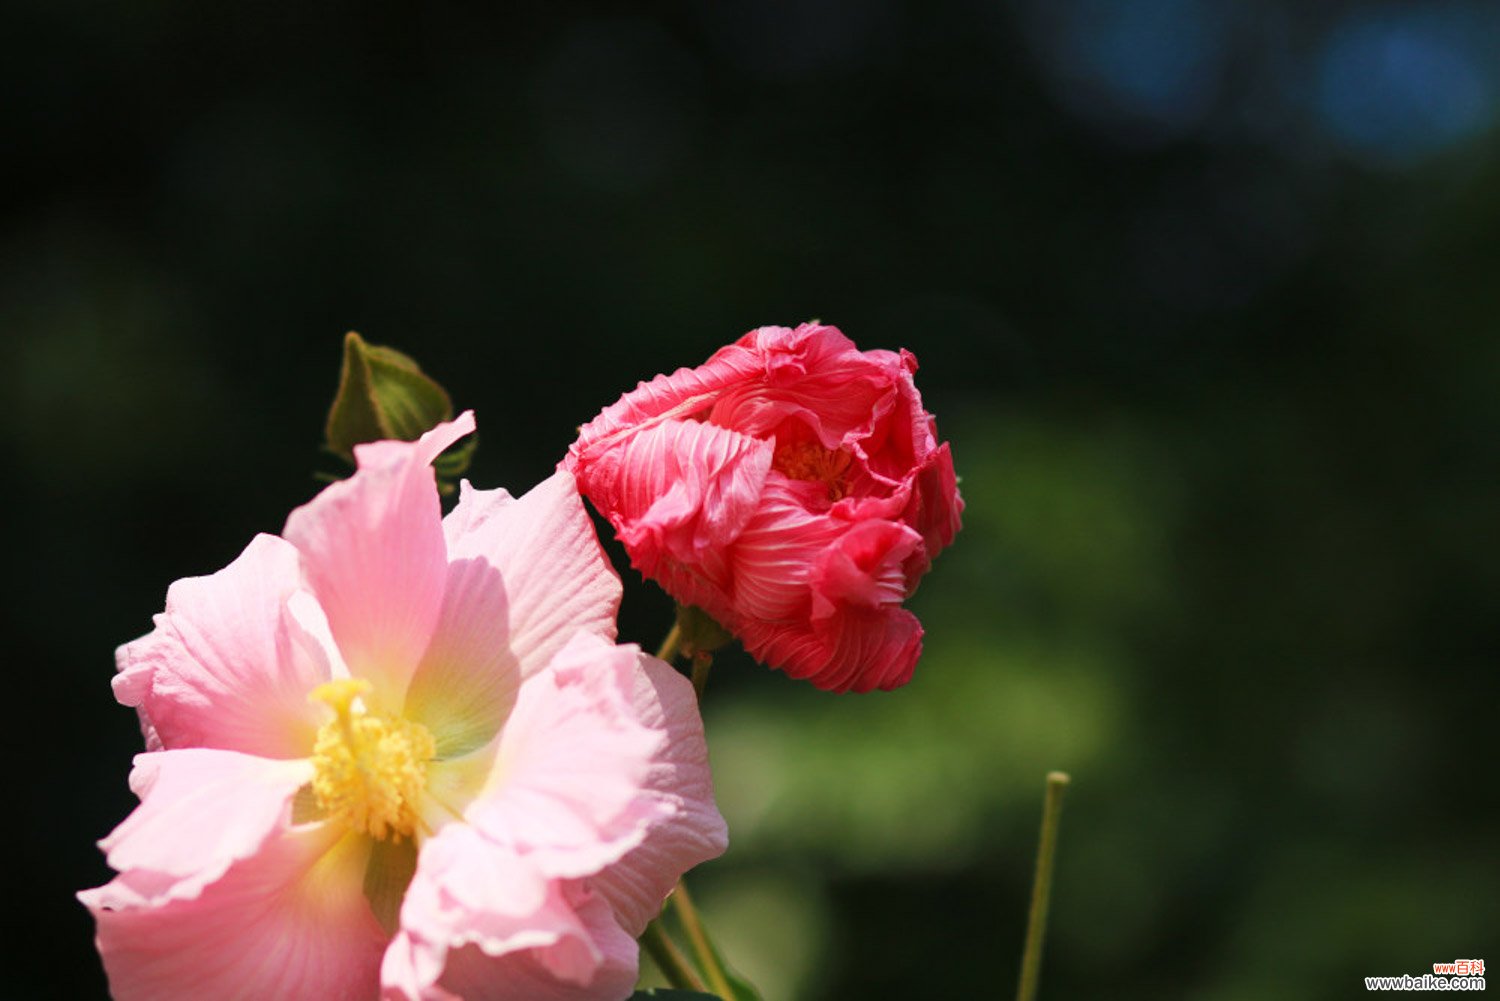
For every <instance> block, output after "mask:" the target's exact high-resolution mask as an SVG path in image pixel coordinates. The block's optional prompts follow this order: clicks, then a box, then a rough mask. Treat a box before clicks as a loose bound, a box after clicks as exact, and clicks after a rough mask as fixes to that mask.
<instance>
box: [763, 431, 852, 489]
mask: <svg viewBox="0 0 1500 1001" xmlns="http://www.w3.org/2000/svg"><path fill="white" fill-rule="evenodd" d="M853 459H854V457H853V456H852V455H850V454H849V453H848V452H846V451H844V450H843V449H838V450H830V449H826V448H824V447H823V446H822V445H820V444H818V443H817V442H816V441H793V442H788V443H787V444H785V445H777V446H776V451H775V452H773V453H772V454H771V468H772V469H774V470H776V471H777V472H778V473H781V474H782V475H783V476H786V477H788V478H790V479H793V480H811V481H812V482H814V483H822V484H825V485H826V486H827V487H828V499H829V500H838V499H839V498H840V497H843V496H844V495H845V494H847V493H848V492H849V483H848V476H847V473H848V472H849V463H850V462H852V461H853Z"/></svg>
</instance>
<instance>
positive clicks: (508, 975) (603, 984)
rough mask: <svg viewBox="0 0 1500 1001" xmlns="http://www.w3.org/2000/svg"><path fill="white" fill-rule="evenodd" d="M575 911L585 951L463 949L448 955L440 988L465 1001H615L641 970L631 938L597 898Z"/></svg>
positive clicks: (561, 945)
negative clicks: (488, 952) (490, 951)
mask: <svg viewBox="0 0 1500 1001" xmlns="http://www.w3.org/2000/svg"><path fill="white" fill-rule="evenodd" d="M575 896H576V894H575ZM574 909H575V910H576V912H577V914H578V917H579V920H580V922H581V924H582V926H583V933H582V934H583V936H586V939H587V941H588V943H589V944H590V949H589V950H588V951H587V952H585V951H584V950H582V949H580V948H579V942H580V940H566V939H565V940H563V941H560V942H558V943H557V944H555V945H552V946H549V947H544V948H539V949H531V950H528V951H525V952H516V953H507V954H506V955H503V956H494V957H492V956H487V955H485V953H484V952H483V950H481V949H480V948H479V947H478V946H473V945H470V946H465V947H464V948H462V949H459V950H457V951H455V952H451V953H449V954H448V965H447V969H446V970H445V972H444V973H443V979H442V986H443V987H446V988H448V989H449V990H451V991H452V992H453V996H456V997H461V998H463V999H464V1001H619V999H621V998H623V997H625V996H627V995H628V994H629V993H630V991H631V988H632V987H633V986H634V984H635V980H636V975H637V973H638V970H639V967H638V964H639V954H638V950H637V947H636V943H635V939H634V938H632V937H631V936H630V935H627V934H626V933H625V932H624V931H622V930H621V929H620V926H619V925H618V924H617V923H616V922H615V920H614V918H613V916H612V915H611V914H610V910H609V906H608V905H607V904H605V903H604V902H603V901H602V900H600V899H598V898H597V897H593V898H589V897H585V898H583V899H582V900H580V901H579V902H578V903H575V904H574ZM585 957H587V961H586V962H580V960H582V959H584V958H585Z"/></svg>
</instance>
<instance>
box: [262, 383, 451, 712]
mask: <svg viewBox="0 0 1500 1001" xmlns="http://www.w3.org/2000/svg"><path fill="white" fill-rule="evenodd" d="M473 430H474V415H473V414H472V413H469V412H465V413H464V414H462V415H460V416H459V417H458V419H457V420H454V421H452V422H450V423H447V424H439V425H438V426H437V427H435V428H433V429H432V430H431V431H428V432H427V433H426V434H424V435H423V436H422V437H421V438H420V439H419V440H418V441H416V442H398V441H377V442H370V443H369V444H365V445H356V446H355V447H354V456H355V459H356V461H357V462H358V464H359V469H358V471H357V472H355V474H354V475H353V476H352V477H350V478H349V479H347V480H344V481H342V482H339V483H335V484H333V485H331V486H329V487H327V488H326V489H324V490H323V492H322V493H320V494H318V496H316V497H314V498H313V499H312V500H311V501H309V502H308V503H306V504H304V505H303V506H302V507H299V508H298V509H297V510H295V511H293V512H292V514H291V516H290V517H289V518H288V519H287V523H286V529H285V531H284V532H283V534H284V535H285V536H286V538H287V539H288V540H289V541H291V542H292V544H293V545H295V546H296V547H297V548H298V549H299V550H300V551H301V553H302V561H303V570H304V572H305V574H306V576H307V579H308V581H309V583H310V584H311V587H312V591H313V594H314V595H316V597H317V599H318V602H319V603H320V604H321V605H322V606H323V609H324V611H325V612H327V614H328V624H329V627H330V629H331V630H332V632H333V636H334V639H335V640H337V641H338V645H339V649H340V650H341V651H342V652H343V656H344V661H345V662H346V663H347V664H348V665H349V670H350V671H351V672H352V673H353V674H354V675H355V676H357V677H361V678H367V679H369V680H370V681H371V682H372V683H374V685H375V697H376V699H377V701H380V702H383V703H385V704H386V705H387V706H390V707H395V706H399V705H400V700H401V697H402V696H403V695H404V693H405V691H406V684H407V682H408V680H409V679H410V678H411V674H412V672H413V671H414V670H415V669H416V666H417V664H418V662H419V661H420V660H421V659H422V653H423V651H424V650H426V648H427V642H428V640H429V639H430V638H431V636H432V630H433V627H434V626H435V625H436V623H437V620H438V615H439V612H440V611H441V608H442V602H443V585H444V579H445V576H446V573H447V565H448V559H447V552H446V547H445V545H444V541H443V529H442V512H441V509H440V508H439V505H438V495H437V488H436V479H435V476H434V474H433V471H432V460H433V459H435V458H437V456H438V454H439V453H441V452H442V451H443V449H445V448H447V447H448V446H449V445H451V444H453V442H455V441H457V440H458V439H459V438H462V437H463V436H464V435H466V434H468V433H469V432H471V431H473Z"/></svg>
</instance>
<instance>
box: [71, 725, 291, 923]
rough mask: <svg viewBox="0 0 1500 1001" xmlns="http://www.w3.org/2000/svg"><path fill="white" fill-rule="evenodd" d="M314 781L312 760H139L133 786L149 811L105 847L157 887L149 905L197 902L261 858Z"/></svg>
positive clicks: (154, 755) (205, 752)
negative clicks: (242, 865) (237, 867)
mask: <svg viewBox="0 0 1500 1001" xmlns="http://www.w3.org/2000/svg"><path fill="white" fill-rule="evenodd" d="M311 779H312V765H311V764H310V763H309V762H307V761H305V760H303V761H273V760H270V759H267V758H257V757H254V756H252V755H248V754H241V753H239V752H237V751H220V750H210V749H206V748H187V749H183V750H175V751H153V752H151V753H148V754H138V755H136V758H135V769H134V770H133V771H132V772H131V773H130V788H131V789H132V790H133V791H134V792H135V794H136V795H137V796H139V797H140V798H141V805H140V806H138V807H136V809H135V811H134V812H133V813H131V814H130V816H128V817H126V818H125V820H124V821H123V822H122V823H121V824H120V826H119V827H116V828H115V829H114V831H112V832H111V833H110V834H109V836H108V837H106V838H105V839H104V840H103V841H101V842H99V847H101V848H103V849H104V851H105V853H106V857H107V858H108V860H109V864H110V865H111V866H112V867H114V869H115V870H116V871H118V872H121V873H133V874H136V875H137V876H138V877H140V878H142V879H148V880H149V881H150V883H151V888H150V892H149V893H148V894H147V896H146V898H145V899H144V901H143V902H146V903H158V902H161V901H164V900H171V899H186V898H192V897H194V896H197V895H198V893H199V892H200V891H201V890H202V889H203V887H205V886H207V885H208V884H210V883H212V882H214V881H215V880H216V879H218V878H219V877H220V876H222V875H223V874H224V872H225V870H227V869H228V868H229V867H230V866H231V865H233V864H234V863H235V862H238V861H240V860H241V859H246V858H249V857H251V856H252V855H254V854H255V853H256V852H258V851H259V850H260V848H261V846H262V845H263V844H264V843H265V841H266V840H267V839H268V838H269V837H271V836H272V834H273V833H274V832H275V831H277V830H278V829H279V828H281V827H282V826H284V825H285V823H286V821H287V820H288V818H289V817H290V815H291V801H292V796H293V795H294V794H295V793H296V791H297V789H298V787H299V786H301V785H303V784H304V783H306V782H308V781H310V780H311ZM140 885H142V886H144V883H142V884H140Z"/></svg>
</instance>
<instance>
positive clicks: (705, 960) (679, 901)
mask: <svg viewBox="0 0 1500 1001" xmlns="http://www.w3.org/2000/svg"><path fill="white" fill-rule="evenodd" d="M668 903H669V904H670V906H671V907H673V908H675V909H676V911H677V920H678V921H681V922H682V930H683V931H684V932H686V933H687V938H688V944H689V945H691V946H692V947H693V955H694V956H696V957H697V959H698V968H699V969H701V970H702V971H703V975H704V977H705V978H706V979H707V980H708V989H709V990H711V991H713V992H714V993H715V994H717V995H719V997H721V998H725V999H726V1001H734V988H733V987H730V986H729V976H728V974H726V973H725V972H724V967H723V966H722V965H721V964H720V963H719V957H718V955H716V954H715V953H714V947H713V946H712V945H710V944H709V941H708V933H707V932H705V931H704V930H703V921H702V919H701V918H699V917H698V908H696V907H694V906H693V898H692V897H691V896H689V895H688V891H687V884H686V883H684V882H682V881H681V880H678V881H677V889H675V890H673V891H672V896H671V899H670V900H669V902H668Z"/></svg>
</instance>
